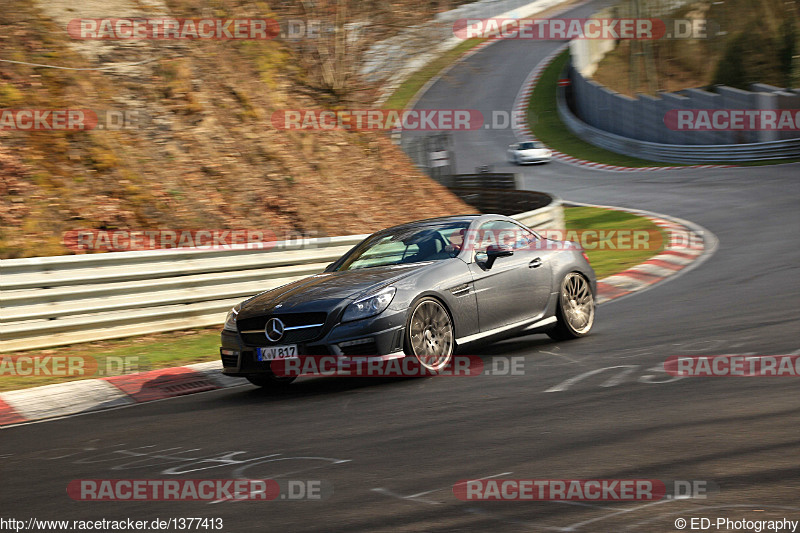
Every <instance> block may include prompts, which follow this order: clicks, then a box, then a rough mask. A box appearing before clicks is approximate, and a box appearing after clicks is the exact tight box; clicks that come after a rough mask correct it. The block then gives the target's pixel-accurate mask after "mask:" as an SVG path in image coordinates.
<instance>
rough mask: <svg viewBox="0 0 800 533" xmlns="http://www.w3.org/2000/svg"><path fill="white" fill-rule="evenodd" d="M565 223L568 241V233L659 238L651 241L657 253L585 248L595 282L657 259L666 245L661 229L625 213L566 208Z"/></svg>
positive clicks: (647, 250)
mask: <svg viewBox="0 0 800 533" xmlns="http://www.w3.org/2000/svg"><path fill="white" fill-rule="evenodd" d="M564 220H565V222H566V229H567V238H568V239H569V238H571V237H570V236H569V232H570V230H583V231H586V230H605V231H612V230H616V231H620V230H643V231H646V232H647V234H648V235H660V236H661V239H660V240H659V241H658V242H655V241H653V240H652V239H651V240H650V242H651V243H652V244H653V245H654V246H658V249H655V250H654V249H650V248H649V247H647V248H646V249H638V250H635V249H630V250H620V249H610V248H608V247H606V246H605V245H601V244H596V245H595V247H591V246H586V247H584V248H585V250H586V255H587V256H588V257H589V262H590V263H591V264H592V268H594V271H595V273H596V274H597V279H598V280H599V279H602V278H606V277H608V276H611V275H612V274H616V273H618V272H622V271H623V270H627V269H628V268H631V267H632V266H635V265H638V264H639V263H642V262H644V261H646V260H647V259H649V258H650V257H652V256H654V255H656V254H657V253H659V252H660V250H661V249H663V243H664V242H666V238H667V237H666V234H665V233H664V232H663V231H662V230H661V228H659V227H658V226H656V225H655V224H653V223H652V222H651V221H650V220H648V219H646V218H644V217H641V216H638V215H634V214H632V213H627V212H625V211H614V210H611V209H601V208H598V207H565V208H564ZM601 246H602V247H601Z"/></svg>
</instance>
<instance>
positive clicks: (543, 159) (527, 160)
mask: <svg viewBox="0 0 800 533" xmlns="http://www.w3.org/2000/svg"><path fill="white" fill-rule="evenodd" d="M551 158H552V156H550V157H524V156H519V157H518V158H517V161H519V163H520V164H522V165H525V164H528V163H547V162H549V161H550V159H551Z"/></svg>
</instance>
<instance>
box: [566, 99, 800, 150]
mask: <svg viewBox="0 0 800 533" xmlns="http://www.w3.org/2000/svg"><path fill="white" fill-rule="evenodd" d="M556 100H557V108H558V116H559V118H561V121H562V122H563V123H564V124H565V125H566V126H567V129H569V130H570V131H571V132H572V133H574V134H575V135H577V136H578V137H580V138H581V139H583V140H584V141H586V142H589V143H591V144H593V145H595V146H598V147H600V148H604V149H606V150H610V151H612V152H616V153H618V154H624V155H628V156H631V157H638V158H640V159H649V160H651V161H663V162H666V163H689V164H693V163H720V162H728V161H762V160H766V159H791V158H800V138H797V139H785V140H781V141H769V142H760V143H748V144H693V145H685V144H661V143H654V142H649V141H640V140H637V139H632V138H629V137H623V136H621V135H616V134H614V133H609V132H607V131H604V130H601V129H598V128H595V127H594V126H590V125H589V124H586V123H585V122H583V121H582V120H581V119H579V118H578V117H576V116H575V115H574V114H573V113H572V111H571V110H570V109H569V106H568V105H567V102H566V97H565V88H564V87H559V88H558V94H557V98H556Z"/></svg>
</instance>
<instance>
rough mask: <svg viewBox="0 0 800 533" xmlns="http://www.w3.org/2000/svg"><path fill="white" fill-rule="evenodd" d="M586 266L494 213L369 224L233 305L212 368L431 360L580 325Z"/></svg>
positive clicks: (587, 322)
mask: <svg viewBox="0 0 800 533" xmlns="http://www.w3.org/2000/svg"><path fill="white" fill-rule="evenodd" d="M595 292H596V281H595V274H594V270H592V267H591V266H590V265H589V261H588V260H587V258H586V255H585V254H584V252H583V250H582V249H581V248H580V247H579V246H578V245H577V244H574V243H571V242H567V241H554V240H550V239H545V238H543V237H541V236H540V235H538V234H537V233H536V232H535V231H533V230H531V229H530V228H527V227H525V226H523V225H522V224H520V223H518V222H517V221H515V220H513V219H511V218H508V217H505V216H502V215H467V216H453V217H443V218H434V219H428V220H421V221H418V222H412V223H409V224H403V225H401V226H396V227H393V228H389V229H385V230H382V231H379V232H377V233H375V234H373V235H370V236H369V237H367V238H366V239H364V240H363V241H362V242H361V243H359V244H358V245H356V246H355V247H354V248H352V249H351V250H350V251H349V252H347V253H346V254H345V255H344V256H342V257H341V258H340V259H338V260H337V261H336V262H334V263H332V264H330V265H329V266H328V267H327V268H326V269H325V271H324V272H322V273H320V274H317V275H315V276H311V277H308V278H305V279H302V280H299V281H295V282H292V283H289V284H286V285H283V286H282V287H278V288H276V289H272V290H269V291H266V292H263V293H260V294H257V295H256V296H253V297H252V298H250V299H248V300H246V301H244V302H242V303H240V304H239V305H237V306H236V307H234V308H233V309H232V310H231V311H230V313H229V314H228V317H227V319H226V321H225V325H224V329H223V331H222V347H221V349H220V353H221V357H222V363H223V372H224V373H225V374H228V375H231V376H245V377H247V378H248V379H249V380H250V381H251V382H252V383H254V384H257V385H261V386H270V385H275V384H285V383H286V382H289V381H291V380H292V379H293V378H292V377H282V376H278V375H276V374H275V373H274V372H273V371H272V364H273V362H274V361H275V360H277V359H286V358H302V357H304V356H334V357H337V358H344V359H346V358H354V357H360V358H373V357H377V358H381V359H382V360H386V359H387V358H413V359H415V360H416V361H415V363H416V364H419V365H422V366H423V367H424V368H427V369H429V370H431V371H434V372H435V371H436V370H439V369H442V368H444V367H446V366H447V365H448V363H449V362H450V361H451V359H452V357H453V354H454V353H455V351H456V350H457V349H462V350H463V349H464V348H465V347H467V346H470V345H475V344H476V343H478V342H486V341H492V340H498V339H501V338H506V337H510V336H514V335H522V334H526V335H527V334H530V333H537V332H543V333H547V334H548V335H550V337H552V338H554V339H570V338H575V337H582V336H584V335H586V334H588V333H589V331H590V330H591V328H592V325H593V323H594V317H595Z"/></svg>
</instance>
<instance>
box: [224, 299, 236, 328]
mask: <svg viewBox="0 0 800 533" xmlns="http://www.w3.org/2000/svg"><path fill="white" fill-rule="evenodd" d="M238 315H239V306H238V305H237V306H236V307H234V308H233V309H231V310H230V311H228V316H226V317H225V325H224V326H223V327H222V329H223V330H224V331H236V317H237V316H238Z"/></svg>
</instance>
